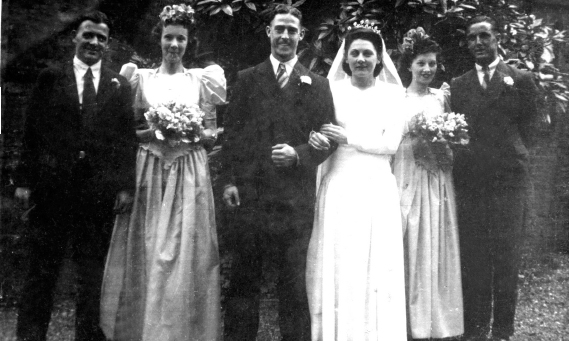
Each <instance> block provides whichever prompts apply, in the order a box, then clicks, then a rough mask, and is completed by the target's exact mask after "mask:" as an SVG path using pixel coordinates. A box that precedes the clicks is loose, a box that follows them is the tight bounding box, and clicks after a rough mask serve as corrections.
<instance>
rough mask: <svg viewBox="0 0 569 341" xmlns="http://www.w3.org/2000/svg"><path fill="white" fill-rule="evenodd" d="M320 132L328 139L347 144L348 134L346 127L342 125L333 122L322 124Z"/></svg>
mask: <svg viewBox="0 0 569 341" xmlns="http://www.w3.org/2000/svg"><path fill="white" fill-rule="evenodd" d="M320 132H321V133H322V134H323V135H324V136H325V137H326V138H328V139H330V140H332V141H334V142H336V143H337V144H348V136H347V134H346V129H344V127H342V126H337V125H335V124H332V123H330V124H323V125H322V128H320Z"/></svg>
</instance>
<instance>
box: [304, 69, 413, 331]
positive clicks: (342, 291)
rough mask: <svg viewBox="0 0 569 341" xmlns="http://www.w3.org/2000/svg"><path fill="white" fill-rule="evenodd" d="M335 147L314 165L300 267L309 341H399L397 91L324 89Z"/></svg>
mask: <svg viewBox="0 0 569 341" xmlns="http://www.w3.org/2000/svg"><path fill="white" fill-rule="evenodd" d="M331 89H332V95H333V98H334V106H335V111H336V119H337V121H338V123H339V124H340V125H341V126H343V127H344V128H345V129H346V132H347V136H348V144H347V145H346V144H342V145H340V146H339V147H338V149H337V150H336V151H335V152H334V153H333V154H332V155H331V156H330V158H329V159H328V160H327V161H326V162H325V163H324V164H323V165H322V166H321V167H322V168H321V172H320V173H321V174H322V178H321V182H320V186H319V190H318V198H317V202H316V208H315V219H314V229H313V232H312V237H311V240H310V246H309V250H308V260H307V272H306V273H307V292H308V298H309V307H310V317H311V326H312V340H314V341H317V340H325V341H333V340H338V341H348V340H361V341H368V340H369V341H371V340H374V341H376V340H392V341H399V340H400V341H405V340H407V336H406V335H407V334H406V322H405V321H406V316H405V282H404V270H403V264H404V261H403V234H402V229H401V214H400V209H399V195H398V192H397V186H396V182H395V178H394V177H393V174H392V173H391V166H390V159H391V157H392V155H393V154H394V153H395V151H396V150H397V147H398V145H399V142H400V141H401V137H402V134H403V126H404V121H403V119H402V116H401V115H400V112H399V111H400V110H399V103H400V102H401V101H402V100H403V98H404V91H403V88H401V87H398V86H395V85H389V84H385V83H382V82H376V85H375V86H374V87H371V88H368V89H366V90H360V89H358V88H356V87H354V86H352V85H351V83H350V80H349V79H348V80H343V81H339V82H335V83H332V84H331Z"/></svg>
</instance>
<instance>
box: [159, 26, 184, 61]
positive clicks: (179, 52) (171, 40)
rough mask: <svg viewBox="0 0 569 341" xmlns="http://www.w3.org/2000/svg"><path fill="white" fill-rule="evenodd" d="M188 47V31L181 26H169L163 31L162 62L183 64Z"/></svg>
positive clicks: (161, 41)
mask: <svg viewBox="0 0 569 341" xmlns="http://www.w3.org/2000/svg"><path fill="white" fill-rule="evenodd" d="M187 45H188V29H187V28H185V27H183V26H181V25H168V26H166V27H164V28H163V29H162V38H161V39H160V46H161V47H162V60H163V61H164V62H167V63H181V62H182V57H183V56H184V53H185V52H186V46H187Z"/></svg>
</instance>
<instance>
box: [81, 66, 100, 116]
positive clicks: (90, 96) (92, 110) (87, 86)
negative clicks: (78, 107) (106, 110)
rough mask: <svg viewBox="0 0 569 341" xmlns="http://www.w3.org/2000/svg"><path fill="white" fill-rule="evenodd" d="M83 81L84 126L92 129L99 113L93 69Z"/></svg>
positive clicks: (86, 73)
mask: <svg viewBox="0 0 569 341" xmlns="http://www.w3.org/2000/svg"><path fill="white" fill-rule="evenodd" d="M83 80H84V82H83V105H82V114H83V125H84V126H87V127H90V126H91V123H92V122H93V118H94V117H95V114H96V112H97V91H95V84H94V83H93V72H92V71H91V68H89V69H87V72H85V76H84V77H83Z"/></svg>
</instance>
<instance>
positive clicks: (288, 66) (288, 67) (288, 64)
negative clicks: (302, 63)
mask: <svg viewBox="0 0 569 341" xmlns="http://www.w3.org/2000/svg"><path fill="white" fill-rule="evenodd" d="M269 59H270V60H271V64H273V72H274V73H275V77H276V75H277V71H278V69H279V64H280V63H283V64H284V66H285V70H286V74H287V75H288V76H289V77H290V75H291V73H292V69H294V64H296V62H297V61H298V57H297V56H294V58H292V59H291V60H289V61H288V62H281V61H279V60H278V59H276V58H275V57H274V56H273V55H272V54H271V56H270V57H269Z"/></svg>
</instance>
